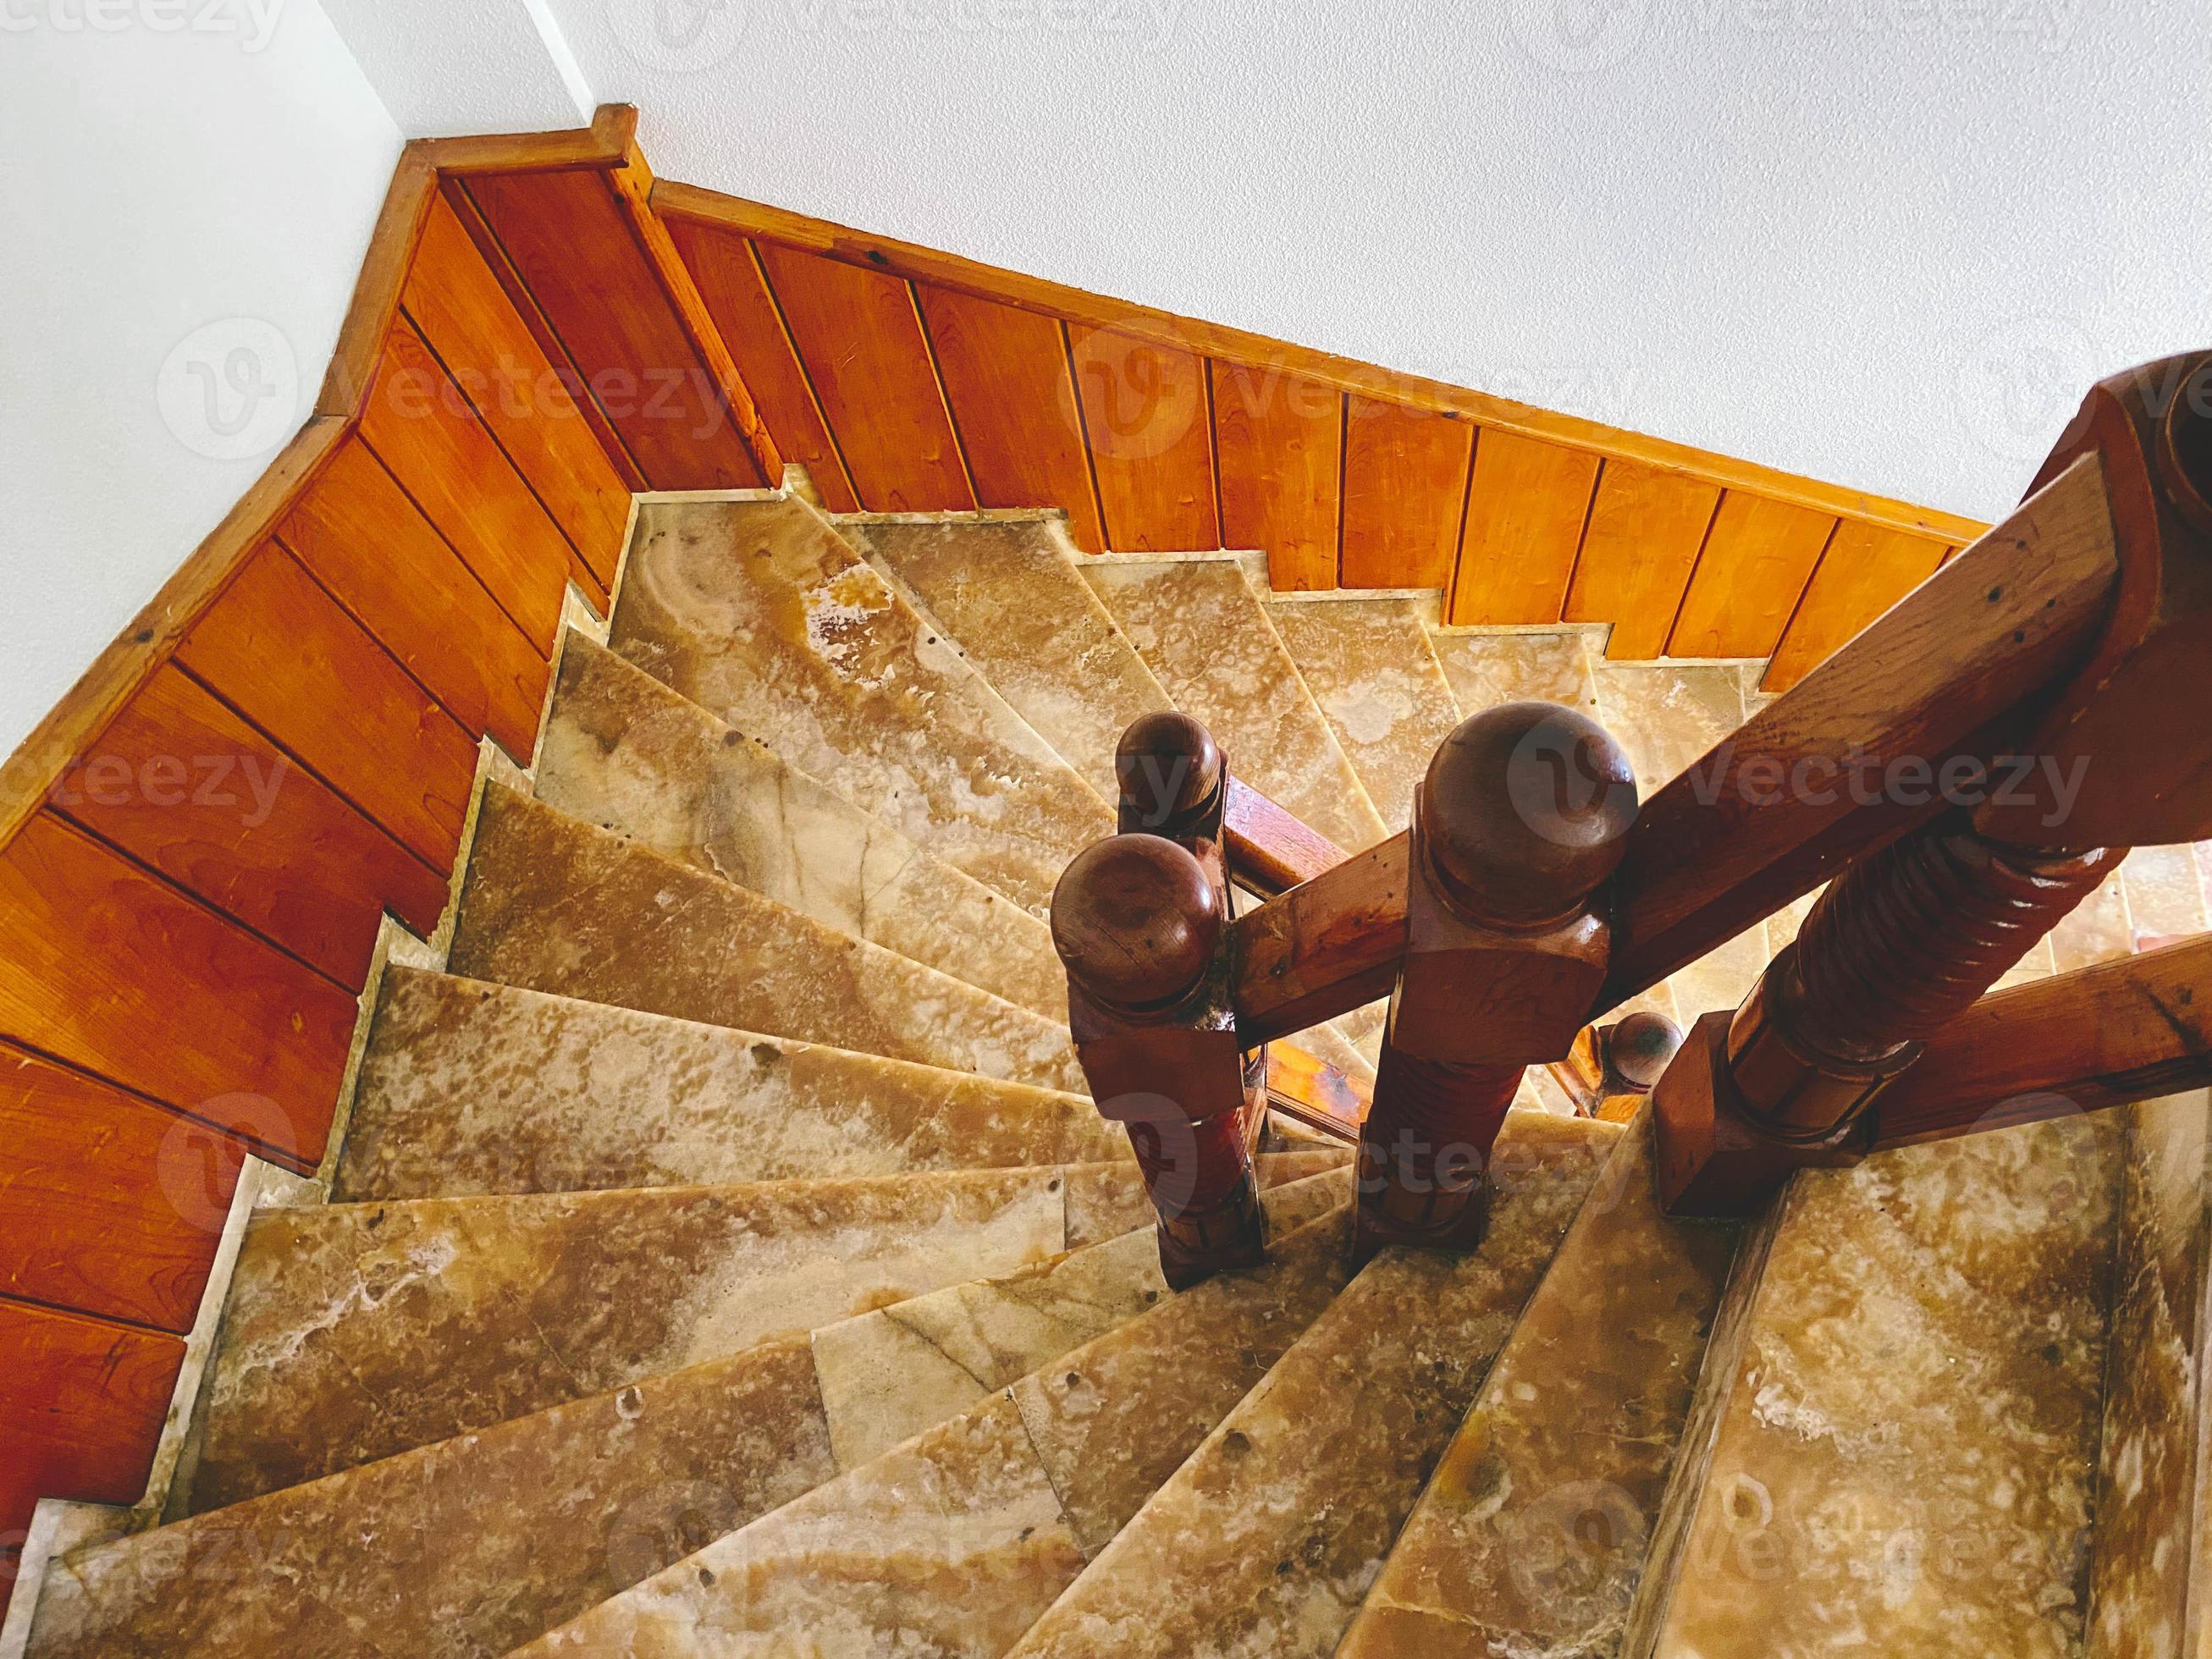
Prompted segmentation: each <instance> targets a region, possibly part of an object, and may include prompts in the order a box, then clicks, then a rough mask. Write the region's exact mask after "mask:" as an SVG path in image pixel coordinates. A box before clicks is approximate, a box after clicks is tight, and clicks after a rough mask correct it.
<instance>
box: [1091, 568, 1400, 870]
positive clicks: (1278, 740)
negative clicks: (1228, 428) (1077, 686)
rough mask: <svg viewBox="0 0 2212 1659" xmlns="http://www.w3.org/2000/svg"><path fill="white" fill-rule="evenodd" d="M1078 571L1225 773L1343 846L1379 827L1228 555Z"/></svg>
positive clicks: (1378, 834)
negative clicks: (1216, 749)
mask: <svg viewBox="0 0 2212 1659" xmlns="http://www.w3.org/2000/svg"><path fill="white" fill-rule="evenodd" d="M1080 569H1081V572H1082V574H1083V578H1084V580H1085V581H1087V582H1089V583H1090V584H1091V587H1092V589H1093V591H1095V592H1097V595H1098V597H1099V598H1100V599H1102V600H1103V601H1104V603H1105V605H1106V608H1107V610H1109V611H1111V612H1112V613H1113V614H1114V619H1115V621H1116V622H1117V623H1120V624H1121V631H1122V632H1123V633H1124V634H1125V635H1127V636H1128V639H1129V642H1130V643H1131V644H1132V645H1133V646H1135V647H1136V648H1137V651H1138V653H1139V655H1140V656H1142V657H1143V658H1144V659H1145V661H1146V664H1147V665H1149V666H1150V667H1151V669H1152V672H1153V673H1154V674H1155V675H1156V676H1158V679H1159V682H1160V684H1162V685H1163V686H1164V687H1165V688H1166V690H1167V693H1168V695H1169V696H1170V697H1172V698H1174V699H1175V703H1176V708H1180V709H1182V711H1183V713H1185V714H1188V715H1190V716H1191V717H1192V718H1193V719H1194V720H1199V721H1200V722H1202V723H1203V724H1204V725H1205V726H1206V729H1207V730H1208V731H1210V732H1212V733H1213V736H1214V738H1215V739H1216V740H1217V741H1218V743H1219V744H1221V747H1222V749H1223V750H1224V751H1225V753H1226V754H1227V755H1228V757H1229V763H1230V766H1231V769H1232V770H1233V771H1234V772H1235V773H1236V774H1237V775H1240V776H1242V777H1243V778H1244V779H1245V780H1246V781H1249V783H1250V784H1251V785H1252V786H1253V787H1255V789H1258V790H1260V791H1261V792H1262V793H1265V794H1267V795H1268V796H1270V797H1272V798H1273V799H1274V800H1275V802H1276V803H1277V804H1278V805H1281V806H1282V807H1283V808H1285V810H1286V811H1290V812H1291V813H1292V814H1293V815H1294V816H1296V817H1299V818H1302V819H1304V821H1305V822H1306V823H1308V824H1310V826H1312V827H1313V828H1314V829H1317V830H1319V831H1320V832H1321V833H1322V835H1324V836H1328V838H1329V839H1330V840H1331V841H1333V842H1336V844H1337V845H1338V846H1340V847H1341V848H1344V849H1345V851H1346V852H1347V853H1356V852H1358V851H1360V850H1361V849H1363V848H1367V847H1370V846H1372V845H1374V843H1375V842H1378V841H1381V840H1383V838H1384V837H1385V836H1387V835H1388V834H1389V831H1388V830H1387V829H1385V828H1384V826H1383V820H1382V818H1381V817H1379V816H1377V814H1376V811H1375V808H1374V806H1373V805H1372V804H1371V803H1370V801H1369V800H1368V799H1367V793H1366V791H1365V790H1364V789H1363V788H1362V787H1360V782H1359V777H1358V774H1357V773H1356V772H1354V771H1353V770H1352V763H1351V762H1349V761H1348V760H1346V758H1345V757H1344V751H1343V750H1341V749H1340V748H1338V746H1337V742H1336V737H1335V734H1334V732H1331V731H1330V730H1329V726H1328V720H1327V719H1326V717H1324V716H1323V714H1322V712H1321V710H1320V708H1317V707H1316V705H1315V702H1314V700H1313V698H1312V697H1311V696H1309V695H1308V693H1307V691H1306V689H1305V686H1304V684H1303V683H1302V682H1301V681H1300V680H1299V678H1298V671H1297V665H1295V664H1293V663H1292V662H1291V658H1290V654H1289V653H1287V652H1285V650H1284V649H1283V646H1282V641H1280V640H1279V639H1277V638H1276V636H1275V631H1274V629H1273V625H1272V624H1271V623H1269V622H1268V621H1267V612H1266V611H1265V609H1264V608H1263V606H1262V605H1261V599H1260V596H1259V594H1258V593H1257V592H1255V591H1254V589H1253V586H1252V585H1251V582H1250V580H1249V578H1248V577H1247V575H1246V574H1245V569H1244V566H1243V562H1242V561H1241V559H1240V558H1239V557H1238V556H1237V555H1236V554H1233V553H1231V554H1221V555H1218V556H1206V555H1200V556H1188V555H1186V556H1169V557H1164V558H1158V557H1152V556H1142V555H1120V554H1114V555H1108V556H1103V557H1100V558H1095V559H1091V560H1089V561H1087V562H1085V563H1084V564H1083V565H1082V566H1081V567H1080Z"/></svg>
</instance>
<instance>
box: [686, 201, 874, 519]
mask: <svg viewBox="0 0 2212 1659" xmlns="http://www.w3.org/2000/svg"><path fill="white" fill-rule="evenodd" d="M668 234H669V236H670V238H671V240H673V241H674V243H675V245H676V250H677V252H678V255H679V256H680V257H681V258H682V259H683V261H684V266H685V268H686V269H687V270H690V273H691V280H692V281H693V282H695V283H697V284H698V286H699V294H700V297H701V298H702V299H703V300H704V301H706V305H707V310H708V314H709V315H710V316H712V317H713V318H714V326H715V328H716V329H717V331H720V334H721V337H722V340H723V343H725V344H726V345H727V346H728V347H729V349H730V355H731V356H732V357H734V358H735V359H736V360H737V365H738V373H739V374H742V375H744V379H745V385H746V386H748V387H750V389H751V391H752V394H753V401H754V402H755V403H756V404H758V405H759V408H760V411H761V417H762V418H763V420H765V421H766V422H768V424H769V430H770V431H771V432H773V433H774V434H775V442H776V447H777V448H779V449H781V451H782V452H783V455H784V459H787V460H790V461H796V462H798V463H799V465H802V466H804V467H805V469H806V471H807V476H808V477H811V478H812V479H813V480H814V487H815V488H816V489H817V490H819V491H820V492H821V494H822V500H823V504H824V505H825V506H827V507H829V510H830V511H831V512H833V513H851V512H854V511H856V510H857V509H858V508H859V507H860V497H859V496H858V495H854V493H853V483H852V480H851V479H850V478H848V477H846V476H845V463H844V460H843V458H842V457H841V456H840V455H839V454H838V453H837V447H836V444H835V443H834V442H833V441H831V439H830V436H829V428H828V427H826V426H824V425H823V423H822V411H821V410H820V408H819V407H817V404H816V403H815V401H814V389H813V387H811V386H809V385H808V384H807V383H806V371H805V369H803V368H800V367H799V355H798V353H796V352H795V351H793V349H792V346H791V337H790V336H789V335H788V334H787V333H786V332H785V331H784V326H783V319H782V317H781V315H780V314H779V313H777V311H776V308H775V300H774V299H772V298H771V297H770V296H769V291H768V279H767V278H766V277H765V276H763V275H762V274H761V268H760V262H759V256H758V255H757V253H756V252H754V250H753V245H752V242H751V240H750V239H749V238H747V237H744V236H738V235H735V234H731V233H730V232H727V231H720V230H714V229H710V228H708V227H706V226H703V225H701V224H699V223H697V222H696V221H693V220H689V219H676V220H671V221H670V222H668Z"/></svg>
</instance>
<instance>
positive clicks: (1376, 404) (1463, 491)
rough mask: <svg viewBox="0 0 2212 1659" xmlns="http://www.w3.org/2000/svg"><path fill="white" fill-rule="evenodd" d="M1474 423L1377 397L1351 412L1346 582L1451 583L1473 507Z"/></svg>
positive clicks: (1341, 574) (1342, 573)
mask: <svg viewBox="0 0 2212 1659" xmlns="http://www.w3.org/2000/svg"><path fill="white" fill-rule="evenodd" d="M1473 456H1474V422H1470V421H1462V420H1456V419H1454V418H1453V417H1451V416H1446V415H1435V414H1431V413H1430V412H1428V411H1427V410H1419V409H1408V408H1407V407H1406V406H1405V405H1404V404H1393V403H1386V402H1383V401H1380V400H1378V399H1376V398H1352V399H1351V401H1350V404H1348V406H1347V408H1346V415H1345V459H1344V553H1343V558H1342V562H1341V568H1340V570H1339V571H1338V580H1340V581H1342V582H1343V584H1344V585H1345V586H1346V587H1445V586H1449V585H1450V582H1451V573H1452V560H1453V556H1455V554H1456V553H1457V552H1458V551H1459V536H1460V520H1461V516H1462V514H1463V513H1465V512H1466V510H1467V493H1468V463H1469V461H1470V460H1471V459H1473Z"/></svg>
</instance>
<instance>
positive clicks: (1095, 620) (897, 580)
mask: <svg viewBox="0 0 2212 1659" xmlns="http://www.w3.org/2000/svg"><path fill="white" fill-rule="evenodd" d="M837 526H838V528H839V529H841V530H842V531H843V532H845V535H846V536H847V537H848V538H849V539H850V540H851V541H852V542H853V543H854V545H856V546H857V547H859V548H860V550H861V551H862V552H863V553H864V554H866V556H867V559H868V562H869V563H871V564H872V565H874V566H875V567H876V568H878V569H879V570H881V571H882V572H883V573H884V574H885V576H887V577H888V578H889V579H890V580H891V582H892V583H893V584H894V586H899V587H902V588H903V589H904V590H905V591H906V592H908V594H910V595H911V596H913V598H914V599H915V600H916V601H917V602H918V606H919V608H920V610H921V611H922V613H923V615H924V616H926V617H928V618H929V619H930V620H931V621H932V622H933V623H936V624H938V625H939V627H940V628H942V629H944V631H945V634H946V635H947V636H948V637H949V638H951V640H952V641H953V642H954V643H955V644H957V646H958V647H959V648H960V652H961V654H962V655H963V656H965V657H966V658H967V659H969V661H970V662H972V663H974V664H975V666H976V667H977V668H979V669H980V670H981V671H982V673H983V677H984V678H986V679H987V680H989V681H990V682H991V684H992V685H993V686H994V688H995V689H996V690H998V692H999V695H1000V696H1003V697H1004V698H1006V701H1007V702H1009V703H1011V704H1012V706H1013V709H1014V712H1015V713H1016V714H1019V715H1020V716H1021V717H1022V718H1023V719H1024V720H1027V721H1028V722H1029V723H1030V726H1033V727H1035V728H1036V732H1037V733H1038V735H1039V736H1041V737H1042V738H1044V740H1045V741H1046V742H1047V743H1048V744H1051V745H1052V746H1053V747H1054V749H1055V750H1058V751H1059V753H1060V756H1061V757H1062V758H1064V759H1065V760H1066V762H1067V763H1068V764H1069V765H1070V766H1073V768H1074V769H1076V770H1077V771H1078V772H1079V773H1080V774H1082V775H1083V776H1084V778H1085V780H1086V781H1089V783H1090V785H1091V787H1092V788H1094V789H1096V790H1097V791H1098V793H1100V794H1101V795H1102V796H1103V797H1104V798H1105V799H1107V800H1108V801H1109V802H1110V801H1112V800H1113V799H1115V796H1116V794H1117V793H1119V790H1120V784H1119V782H1118V781H1117V780H1116V779H1115V775H1114V749H1115V744H1118V743H1119V742H1120V741H1121V733H1122V732H1124V731H1125V730H1127V727H1128V725H1129V722H1130V721H1132V720H1135V719H1136V718H1137V717H1138V716H1139V715H1140V714H1152V713H1153V712H1154V711H1155V710H1158V709H1162V708H1169V707H1170V703H1169V702H1168V694H1167V692H1166V691H1165V690H1163V689H1162V687H1161V685H1160V683H1159V681H1158V679H1156V678H1153V675H1152V670H1151V669H1149V668H1147V667H1146V665H1145V662H1144V659H1143V658H1141V657H1139V655H1138V654H1137V653H1136V651H1135V649H1134V648H1133V647H1131V645H1130V644H1129V641H1127V639H1125V638H1124V637H1122V634H1121V629H1119V628H1117V627H1115V624H1114V619H1113V617H1111V616H1110V615H1109V614H1108V612H1107V610H1106V607H1105V606H1104V605H1101V604H1100V603H1099V601H1098V596H1097V594H1095V593H1093V592H1091V589H1090V587H1089V586H1087V585H1086V584H1085V582H1084V580H1083V578H1082V577H1081V576H1079V575H1078V574H1076V569H1075V561H1077V560H1079V559H1080V558H1081V557H1082V556H1083V555H1082V554H1081V553H1080V552H1079V550H1077V548H1076V547H1075V545H1074V544H1073V542H1071V541H1070V540H1069V539H1068V537H1067V526H1066V522H1065V520H1061V519H1060V518H1059V517H1057V516H1053V517H1046V516H1043V515H1040V516H1038V517H1036V518H1034V519H988V520H972V519H957V518H956V519H946V520H900V519H879V518H867V517H858V518H848V519H840V520H837Z"/></svg>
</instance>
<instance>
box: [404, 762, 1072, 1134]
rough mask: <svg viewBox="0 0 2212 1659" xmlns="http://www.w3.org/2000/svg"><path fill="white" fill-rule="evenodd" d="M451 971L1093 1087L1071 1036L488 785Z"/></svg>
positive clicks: (970, 1068)
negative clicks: (1088, 1083) (1085, 1076)
mask: <svg viewBox="0 0 2212 1659" xmlns="http://www.w3.org/2000/svg"><path fill="white" fill-rule="evenodd" d="M448 966H449V967H450V968H451V969H452V971H453V972H454V973H457V974H459V975H464V976H465V977H467V978H471V979H484V980H494V981H498V982H499V983H501V984H504V985H516V986H520V987H524V988H526V989H528V990H535V991H550V992H553V993H555V994H558V995H562V996H568V997H577V998H580V999H582V1000H586V1001H589V1002H604V1003H608V1004H611V1005H612V1006H617V1007H624V1008H635V1009H638V1010H640V1011H641V1012H646V1013H655V1014H669V1015H673V1016H674V1017H676V1018H679V1019H691V1020H697V1021H700V1022H702V1023H704V1024H712V1025H727V1026H731V1027H733V1028H735V1029H737V1030H747V1031H765V1032H768V1033H769V1034H771V1035H773V1036H787V1037H796V1038H799V1039H800V1040H802V1041H805V1042H824V1043H829V1044H830V1045H832V1046H833V1047H836V1048H848V1049H852V1050H854V1051H855V1052H858V1053H861V1054H884V1055H886V1056H888V1057H889V1058H890V1059H893V1060H915V1061H918V1062H919V1063H921V1064H922V1065H925V1066H943V1067H945V1068H947V1069H950V1070H953V1071H963V1072H975V1073H979V1074H981V1075H982V1076H985V1077H995V1078H1004V1079H1008V1080H1010V1081H1013V1082H1021V1083H1030V1084H1035V1085H1037V1086H1039V1087H1042V1088H1056V1089H1064V1090H1067V1091H1074V1092H1081V1091H1083V1090H1084V1083H1083V1077H1082V1071H1081V1068H1080V1067H1079V1066H1078V1065H1077V1064H1076V1060H1075V1051H1074V1048H1073V1046H1072V1045H1071V1043H1070V1042H1069V1039H1068V1035H1067V1028H1066V1026H1064V1025H1059V1024H1054V1023H1053V1022H1052V1021H1050V1020H1047V1019H1045V1018H1042V1017H1041V1016H1039V1015H1036V1014H1034V1013H1031V1012H1030V1011H1029V1010H1028V1009H1026V1008H1018V1007H1016V1006H1014V1005H1013V1004H1012V1003H1010V1002H1006V1001H1002V1000H1000V999H999V998H997V997H994V996H993V995H991V994H990V993H988V992H987V991H981V990H978V989H977V988H976V987H974V986H972V985H970V984H969V983H968V982H967V981H964V980H957V979H953V978H951V976H950V975H945V974H940V973H939V972H938V971H937V970H936V969H933V968H927V967H924V966H923V965H922V964H921V963H916V962H912V961H909V960H908V958H906V957H902V956H898V955H896V954H895V953H893V952H891V951H886V950H884V949H883V948H882V947H881V946H880V945H871V944H869V943H868V942H867V941H866V940H865V939H854V938H853V937H851V936H850V935H849V934H845V933H838V932H836V931H835V930H834V929H831V928H828V927H823V926H822V924H821V923H819V922H817V921H813V920H811V918H809V917H806V916H803V915H799V913H798V912H797V911H795V910H793V909H791V908H788V907H787V906H785V905H781V904H778V903H777V902H775V900H773V899H769V898H765V897H763V896H761V895H760V894H757V893H755V892H753V891H751V890H749V889H746V888H744V887H739V886H737V885H735V884H732V883H730V882H726V881H723V880H721V879H720V878H717V877H714V876H710V875H708V874H706V873H705V872H702V871H699V870H696V869H694V868H692V867H691V866H689V865H685V864H678V863H677V862H676V861H675V860H672V859H668V858H664V857H663V856H661V855H660V854H658V853H656V852H654V851H653V849H652V848H648V847H646V846H644V845H643V844H641V843H640V842H633V841H630V840H629V839H627V838H625V837H623V836H618V835H616V834H614V833H613V832H611V831H610V830H605V829H595V828H593V827H592V825H590V824H587V823H582V822H581V821H580V820H578V819H575V818H571V817H568V816H567V815H566V814H565V813H562V812H559V811H556V810H555V809H553V808H552V807H550V806H548V805H545V804H544V802H542V801H538V800H535V799H532V798H530V797H528V796H526V795H518V794H516V793H513V792H512V791H510V790H507V789H505V788H502V787H500V786H499V785H496V784H487V785H486V786H485V787H484V790H483V805H482V807H481V809H480V811H479V812H478V815H477V831H476V840H475V843H474V846H473V848H471V854H470V859H469V867H468V873H467V876H466V878H465V881H464V883H463V885H462V890H461V901H460V906H459V916H458V918H457V920H456V921H455V923H454V929H453V946H452V950H451V952H450V955H449V958H448Z"/></svg>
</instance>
